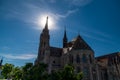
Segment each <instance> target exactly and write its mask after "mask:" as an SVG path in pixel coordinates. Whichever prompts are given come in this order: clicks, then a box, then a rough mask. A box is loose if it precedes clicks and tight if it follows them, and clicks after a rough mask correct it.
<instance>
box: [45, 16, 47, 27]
mask: <svg viewBox="0 0 120 80" xmlns="http://www.w3.org/2000/svg"><path fill="white" fill-rule="evenodd" d="M45 29H48V16H47V18H46V24H45Z"/></svg>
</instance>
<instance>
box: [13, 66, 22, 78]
mask: <svg viewBox="0 0 120 80" xmlns="http://www.w3.org/2000/svg"><path fill="white" fill-rule="evenodd" d="M21 78H22V69H21V68H20V67H15V68H14V69H13V70H12V80H20V79H21Z"/></svg>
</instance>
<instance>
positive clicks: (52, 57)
mask: <svg viewBox="0 0 120 80" xmlns="http://www.w3.org/2000/svg"><path fill="white" fill-rule="evenodd" d="M49 41H50V35H49V29H48V17H47V19H46V24H45V27H44V29H43V31H42V33H41V35H40V44H39V48H38V56H37V59H36V61H35V64H38V63H40V62H43V63H45V64H47V65H48V68H47V70H48V72H49V73H50V72H52V71H55V70H60V69H63V67H64V66H65V65H66V64H72V65H73V66H74V68H75V73H78V72H80V71H82V72H83V74H84V78H83V80H120V53H119V52H118V53H113V54H109V55H105V56H100V57H95V56H94V55H95V53H94V51H93V50H92V48H91V47H90V46H89V45H88V44H87V43H86V42H85V41H84V40H83V38H82V37H81V36H80V35H77V37H76V38H74V39H73V40H72V41H70V42H68V39H67V34H66V30H65V31H64V36H63V48H58V47H52V46H50V44H49Z"/></svg>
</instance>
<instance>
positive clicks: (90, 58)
mask: <svg viewBox="0 0 120 80" xmlns="http://www.w3.org/2000/svg"><path fill="white" fill-rule="evenodd" d="M89 60H90V63H92V56H91V55H89Z"/></svg>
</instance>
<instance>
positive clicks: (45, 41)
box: [35, 17, 50, 63]
mask: <svg viewBox="0 0 120 80" xmlns="http://www.w3.org/2000/svg"><path fill="white" fill-rule="evenodd" d="M49 40H50V35H49V29H48V17H47V18H46V24H45V27H44V29H43V30H42V33H41V35H40V43H39V49H38V57H37V60H36V62H35V63H39V62H44V63H47V61H46V59H47V58H46V57H47V56H48V55H49V49H50V44H49Z"/></svg>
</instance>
